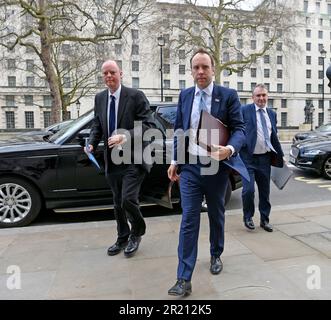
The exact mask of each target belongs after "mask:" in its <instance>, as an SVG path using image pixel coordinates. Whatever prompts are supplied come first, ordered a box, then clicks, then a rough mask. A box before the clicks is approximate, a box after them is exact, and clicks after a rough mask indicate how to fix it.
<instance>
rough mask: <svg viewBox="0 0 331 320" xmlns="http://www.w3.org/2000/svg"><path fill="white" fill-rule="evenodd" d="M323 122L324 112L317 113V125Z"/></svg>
mask: <svg viewBox="0 0 331 320" xmlns="http://www.w3.org/2000/svg"><path fill="white" fill-rule="evenodd" d="M323 123H324V112H319V113H318V126H321V125H322V124H323Z"/></svg>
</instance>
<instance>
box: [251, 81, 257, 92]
mask: <svg viewBox="0 0 331 320" xmlns="http://www.w3.org/2000/svg"><path fill="white" fill-rule="evenodd" d="M255 87H256V82H251V91H253V90H254V88H255Z"/></svg>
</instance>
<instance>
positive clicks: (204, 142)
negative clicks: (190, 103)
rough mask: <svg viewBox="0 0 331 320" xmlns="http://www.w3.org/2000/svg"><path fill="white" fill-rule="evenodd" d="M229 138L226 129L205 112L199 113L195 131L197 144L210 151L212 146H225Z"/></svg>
mask: <svg viewBox="0 0 331 320" xmlns="http://www.w3.org/2000/svg"><path fill="white" fill-rule="evenodd" d="M229 138H230V132H229V129H228V127H227V126H226V125H225V124H224V123H223V122H222V121H221V120H219V119H217V118H215V117H213V116H212V115H211V114H210V113H208V112H207V111H204V110H203V111H201V114H200V121H199V126H198V131H197V144H198V145H199V146H201V147H202V148H204V149H206V150H207V151H209V152H211V151H212V145H213V144H215V145H221V146H226V145H227V144H228V141H229Z"/></svg>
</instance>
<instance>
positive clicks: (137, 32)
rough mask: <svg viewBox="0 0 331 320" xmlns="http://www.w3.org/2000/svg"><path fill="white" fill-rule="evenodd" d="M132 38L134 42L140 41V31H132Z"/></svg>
mask: <svg viewBox="0 0 331 320" xmlns="http://www.w3.org/2000/svg"><path fill="white" fill-rule="evenodd" d="M131 36H132V40H137V39H139V30H134V29H132V30H131Z"/></svg>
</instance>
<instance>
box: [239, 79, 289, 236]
mask: <svg viewBox="0 0 331 320" xmlns="http://www.w3.org/2000/svg"><path fill="white" fill-rule="evenodd" d="M252 98H253V101H254V103H252V104H248V105H245V106H243V107H242V114H243V117H244V121H245V130H246V143H245V145H244V146H243V147H242V149H241V151H240V155H241V158H242V159H243V161H244V163H245V165H246V167H247V170H248V172H249V176H250V181H249V182H248V181H245V180H244V181H243V189H242V202H243V213H244V217H243V219H244V225H245V227H246V228H247V229H249V230H253V229H255V226H254V222H253V219H252V218H253V215H254V211H255V205H254V193H255V190H254V183H255V182H256V184H257V187H258V191H259V211H260V216H261V217H260V226H261V227H262V228H263V229H264V230H266V231H268V232H272V231H273V228H272V225H271V224H270V223H269V215H270V210H271V205H270V201H269V195H270V170H271V165H274V166H277V167H282V166H283V156H284V154H283V151H282V147H281V145H280V142H279V140H278V137H277V127H276V125H277V115H276V113H275V112H274V111H273V110H272V109H270V108H267V105H268V91H267V88H266V87H265V85H263V84H258V85H257V86H256V87H255V88H254V90H253V96H252Z"/></svg>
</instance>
